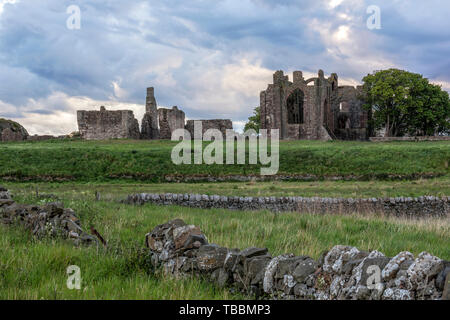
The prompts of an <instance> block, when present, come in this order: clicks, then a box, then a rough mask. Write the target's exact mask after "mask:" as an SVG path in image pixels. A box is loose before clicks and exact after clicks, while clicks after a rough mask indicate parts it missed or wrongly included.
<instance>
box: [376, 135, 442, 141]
mask: <svg viewBox="0 0 450 320" xmlns="http://www.w3.org/2000/svg"><path fill="white" fill-rule="evenodd" d="M369 139H370V141H372V142H390V141H450V137H447V136H417V137H370V138H369Z"/></svg>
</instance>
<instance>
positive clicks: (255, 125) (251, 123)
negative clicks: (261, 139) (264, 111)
mask: <svg viewBox="0 0 450 320" xmlns="http://www.w3.org/2000/svg"><path fill="white" fill-rule="evenodd" d="M260 116H261V114H260V110H259V107H256V108H255V109H254V111H253V115H252V116H250V117H249V118H248V122H247V123H246V124H245V127H244V131H247V130H249V129H253V130H255V131H256V132H257V133H258V132H259V128H260V127H261V117H260Z"/></svg>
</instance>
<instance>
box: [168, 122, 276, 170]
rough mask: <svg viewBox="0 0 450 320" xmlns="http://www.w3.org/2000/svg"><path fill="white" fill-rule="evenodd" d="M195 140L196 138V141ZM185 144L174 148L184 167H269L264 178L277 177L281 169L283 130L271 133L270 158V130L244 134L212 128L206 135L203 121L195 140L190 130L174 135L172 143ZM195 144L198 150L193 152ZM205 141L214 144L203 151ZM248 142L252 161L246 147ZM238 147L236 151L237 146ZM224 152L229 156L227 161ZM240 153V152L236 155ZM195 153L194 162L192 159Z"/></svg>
mask: <svg viewBox="0 0 450 320" xmlns="http://www.w3.org/2000/svg"><path fill="white" fill-rule="evenodd" d="M192 138H193V139H192ZM180 139H182V141H181V142H180V143H179V144H177V145H176V146H175V147H174V148H173V149H172V155H171V158H172V162H173V163H174V164H176V165H180V164H235V158H236V160H237V161H236V163H237V164H254V165H256V164H258V161H259V163H260V164H261V165H263V166H267V167H262V168H261V170H260V173H261V175H274V174H276V173H277V172H278V169H279V166H280V157H279V154H280V139H279V130H278V129H272V130H270V155H269V153H268V140H269V137H268V131H267V130H266V129H261V130H260V131H259V134H258V133H256V131H255V130H247V131H246V132H244V133H243V134H239V133H236V132H235V131H233V130H231V129H227V130H226V134H225V142H224V137H223V133H222V132H221V131H220V130H217V129H208V130H207V131H206V132H205V133H203V125H202V121H194V137H192V136H191V133H190V132H189V131H188V130H186V129H177V130H174V131H173V132H172V141H180ZM192 141H193V144H194V150H193V152H192ZM203 141H212V142H211V143H210V144H208V145H207V146H206V147H205V149H203ZM247 141H248V159H247V157H246V155H247V152H246V145H247ZM236 145H237V147H236V148H235V146H236ZM224 149H225V151H226V156H225V159H224ZM235 151H236V153H235ZM192 153H193V159H192Z"/></svg>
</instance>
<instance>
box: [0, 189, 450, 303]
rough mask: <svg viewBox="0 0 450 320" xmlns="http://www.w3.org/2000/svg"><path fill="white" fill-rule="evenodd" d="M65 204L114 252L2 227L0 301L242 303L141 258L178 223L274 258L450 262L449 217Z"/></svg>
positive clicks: (75, 199) (77, 199) (79, 199)
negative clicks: (356, 253)
mask: <svg viewBox="0 0 450 320" xmlns="http://www.w3.org/2000/svg"><path fill="white" fill-rule="evenodd" d="M16 198H17V200H19V201H20V202H25V203H38V202H39V201H42V200H38V199H36V198H34V196H33V195H32V194H28V195H20V196H17V197H16ZM64 202H65V205H66V206H68V207H71V208H73V209H74V210H75V211H76V212H77V213H78V214H79V216H80V218H81V220H82V223H83V226H84V227H85V228H88V227H89V226H91V225H93V226H95V228H97V229H98V230H99V232H100V233H101V234H102V235H103V236H104V237H105V238H106V239H107V240H108V241H109V243H110V247H111V248H110V249H109V250H107V251H105V250H104V249H97V248H74V247H73V246H72V245H70V244H69V243H66V242H65V241H63V240H57V239H44V240H34V239H32V238H31V237H30V236H29V235H28V234H27V233H26V232H24V231H23V230H20V229H18V228H7V227H5V226H0V271H1V272H0V299H41V298H44V299H234V298H243V297H240V296H236V295H234V294H230V293H229V292H228V291H226V290H225V289H220V288H217V287H215V286H213V285H212V284H209V283H207V282H205V281H203V280H195V279H194V280H193V279H190V280H189V279H186V280H183V281H181V282H178V281H176V280H174V279H172V278H167V277H164V276H162V275H161V274H158V273H153V270H151V268H150V266H149V264H148V261H146V258H145V256H144V255H142V253H140V252H141V251H140V248H143V247H144V236H145V234H146V233H147V232H149V231H150V230H152V229H153V227H155V226H156V225H158V224H161V223H164V222H167V221H168V220H171V219H174V218H182V219H184V220H185V221H186V222H187V223H190V224H195V225H198V226H199V227H200V228H201V229H202V231H204V232H205V234H206V235H207V236H208V238H209V241H210V242H211V243H217V244H220V245H223V246H227V247H230V248H234V247H236V248H241V249H243V248H246V247H251V246H257V247H267V248H269V250H270V252H271V253H272V254H274V255H277V254H281V253H288V252H292V253H294V254H297V255H301V254H306V255H310V256H312V257H314V258H318V257H319V255H320V254H321V253H322V252H323V251H324V250H327V249H330V248H331V247H332V246H334V245H336V244H346V245H352V246H357V247H358V248H360V249H363V250H374V249H376V250H379V251H381V252H383V253H385V254H386V255H390V256H393V255H395V254H397V253H398V252H400V251H403V250H409V251H411V252H413V253H414V254H418V253H420V252H421V251H429V252H431V253H432V254H434V255H437V256H439V257H440V258H443V259H447V260H449V259H450V247H449V246H448V241H449V239H450V223H449V221H448V220H442V219H431V220H403V219H393V218H385V217H364V216H360V215H358V216H357V215H355V216H338V215H323V216H322V215H303V214H298V213H286V214H278V215H277V214H273V213H270V212H266V211H259V212H244V211H228V210H219V209H216V210H200V209H191V208H182V207H176V206H169V207H157V206H153V205H145V206H136V207H135V206H128V205H122V204H117V203H113V202H109V201H93V200H86V199H85V197H84V196H83V195H80V194H77V193H75V192H74V193H72V196H71V197H70V199H67V200H64ZM71 264H75V265H78V266H80V268H81V272H82V278H83V285H82V286H83V290H80V291H77V290H73V291H71V290H68V289H67V288H66V285H65V283H66V280H67V275H66V274H65V272H66V268H67V266H69V265H71ZM174 288H176V290H174ZM244 298H245V297H244Z"/></svg>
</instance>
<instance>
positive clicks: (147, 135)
mask: <svg viewBox="0 0 450 320" xmlns="http://www.w3.org/2000/svg"><path fill="white" fill-rule="evenodd" d="M157 109H158V106H157V104H156V99H155V89H154V88H147V98H146V101H145V114H144V117H143V118H142V124H141V128H142V130H141V138H142V139H159V130H158V110H157Z"/></svg>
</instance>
